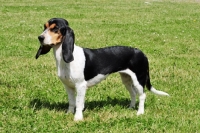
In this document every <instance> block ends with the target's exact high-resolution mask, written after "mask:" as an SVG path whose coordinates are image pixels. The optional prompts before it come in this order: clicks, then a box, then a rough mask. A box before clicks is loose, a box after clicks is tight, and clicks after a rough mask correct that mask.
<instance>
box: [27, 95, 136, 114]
mask: <svg viewBox="0 0 200 133" xmlns="http://www.w3.org/2000/svg"><path fill="white" fill-rule="evenodd" d="M129 103H130V100H129V99H116V98H110V97H107V99H106V100H102V101H91V102H86V103H85V109H84V110H94V109H96V108H103V107H105V106H112V107H114V106H121V107H122V108H128V107H129ZM68 106H69V103H67V102H54V103H50V102H49V101H45V100H41V99H33V100H32V101H31V102H30V108H32V109H33V110H41V109H43V108H46V109H49V110H57V111H65V112H67V109H68ZM137 106H138V102H137V103H136V108H134V109H137Z"/></svg>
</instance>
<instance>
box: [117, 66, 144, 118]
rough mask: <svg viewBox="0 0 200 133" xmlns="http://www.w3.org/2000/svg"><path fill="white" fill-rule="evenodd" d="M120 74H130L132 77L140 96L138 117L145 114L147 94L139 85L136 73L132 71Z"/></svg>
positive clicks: (128, 70)
mask: <svg viewBox="0 0 200 133" xmlns="http://www.w3.org/2000/svg"><path fill="white" fill-rule="evenodd" d="M120 73H123V74H128V75H129V76H130V78H131V80H132V83H133V85H134V88H135V89H136V90H137V93H138V94H139V107H138V111H137V115H141V114H144V102H145V99H146V94H145V93H144V88H143V86H142V85H141V84H140V83H139V81H138V79H137V76H136V75H135V73H134V72H132V71H131V70H130V69H126V70H123V71H120Z"/></svg>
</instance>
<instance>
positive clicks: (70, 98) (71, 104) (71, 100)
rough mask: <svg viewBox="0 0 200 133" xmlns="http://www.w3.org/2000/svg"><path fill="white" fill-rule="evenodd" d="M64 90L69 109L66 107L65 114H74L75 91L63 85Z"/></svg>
mask: <svg viewBox="0 0 200 133" xmlns="http://www.w3.org/2000/svg"><path fill="white" fill-rule="evenodd" d="M65 89H66V91H67V94H68V101H69V107H68V111H67V113H74V110H75V104H76V100H75V89H74V88H70V87H68V86H66V85H65Z"/></svg>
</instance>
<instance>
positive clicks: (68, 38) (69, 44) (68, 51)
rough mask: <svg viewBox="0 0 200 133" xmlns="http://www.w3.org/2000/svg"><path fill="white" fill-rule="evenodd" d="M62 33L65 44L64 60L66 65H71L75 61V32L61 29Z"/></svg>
mask: <svg viewBox="0 0 200 133" xmlns="http://www.w3.org/2000/svg"><path fill="white" fill-rule="evenodd" d="M60 32H61V34H62V35H63V43H62V55H63V60H64V61H65V62H66V63H70V62H71V61H73V60H74V57H73V51H74V40H75V35H74V31H73V30H72V29H71V28H70V27H63V28H61V29H60Z"/></svg>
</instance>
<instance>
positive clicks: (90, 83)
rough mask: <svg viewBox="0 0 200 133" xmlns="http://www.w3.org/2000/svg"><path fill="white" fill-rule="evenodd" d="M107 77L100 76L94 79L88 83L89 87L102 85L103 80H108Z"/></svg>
mask: <svg viewBox="0 0 200 133" xmlns="http://www.w3.org/2000/svg"><path fill="white" fill-rule="evenodd" d="M107 76H108V75H103V74H98V75H97V76H95V77H94V78H92V79H90V80H88V81H86V82H87V87H91V86H94V85H96V84H98V83H100V82H101V81H102V80H104V79H106V77H107Z"/></svg>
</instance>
